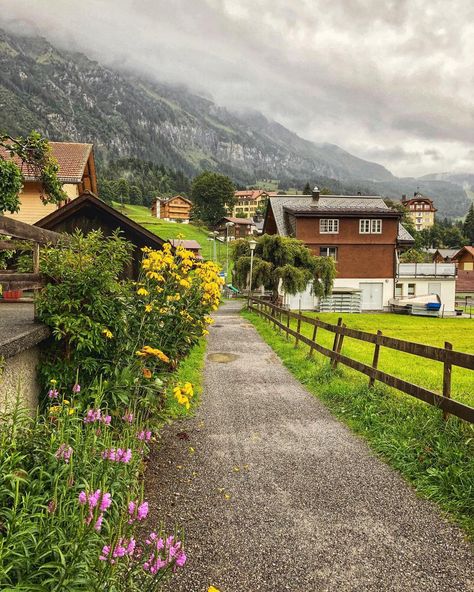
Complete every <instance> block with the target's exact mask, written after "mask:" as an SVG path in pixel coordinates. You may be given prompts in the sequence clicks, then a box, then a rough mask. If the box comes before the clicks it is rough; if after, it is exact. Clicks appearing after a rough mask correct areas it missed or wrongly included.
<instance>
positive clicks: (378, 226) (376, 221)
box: [359, 218, 382, 234]
mask: <svg viewBox="0 0 474 592" xmlns="http://www.w3.org/2000/svg"><path fill="white" fill-rule="evenodd" d="M359 234H382V219H381V218H361V219H360V220H359Z"/></svg>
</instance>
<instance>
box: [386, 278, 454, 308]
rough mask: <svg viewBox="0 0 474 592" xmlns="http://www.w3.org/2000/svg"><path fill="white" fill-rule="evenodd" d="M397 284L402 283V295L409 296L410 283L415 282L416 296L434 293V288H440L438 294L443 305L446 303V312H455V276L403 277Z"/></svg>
mask: <svg viewBox="0 0 474 592" xmlns="http://www.w3.org/2000/svg"><path fill="white" fill-rule="evenodd" d="M397 284H402V286H403V292H402V296H403V297H405V296H408V284H415V296H424V295H426V294H432V293H433V288H439V289H440V291H439V294H438V296H439V297H440V298H441V306H443V305H444V312H454V306H455V305H454V302H455V300H456V280H455V279H454V278H450V279H441V278H431V279H428V278H423V279H420V278H413V279H410V278H401V279H399V280H397Z"/></svg>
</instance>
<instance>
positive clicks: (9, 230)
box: [0, 215, 65, 291]
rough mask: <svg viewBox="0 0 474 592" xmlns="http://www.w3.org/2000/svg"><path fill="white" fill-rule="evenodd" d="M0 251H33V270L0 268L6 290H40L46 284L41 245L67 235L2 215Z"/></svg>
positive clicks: (54, 242)
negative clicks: (42, 267)
mask: <svg viewBox="0 0 474 592" xmlns="http://www.w3.org/2000/svg"><path fill="white" fill-rule="evenodd" d="M0 239H1V240H0V251H15V250H18V251H31V252H32V257H33V266H32V269H33V271H32V272H29V273H21V272H17V271H16V270H9V269H5V270H0V284H1V285H2V286H3V288H4V289H5V290H34V291H36V290H38V289H40V288H41V287H42V285H43V284H44V281H43V277H42V276H41V274H40V270H39V255H40V246H41V245H45V244H57V243H58V242H60V241H64V240H65V237H64V235H62V234H59V233H57V232H51V231H50V230H45V229H44V228H38V227H37V226H32V225H31V224H25V223H24V222H20V221H19V220H15V219H13V218H8V217H6V216H2V215H0Z"/></svg>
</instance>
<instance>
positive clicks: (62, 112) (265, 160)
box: [0, 30, 467, 216]
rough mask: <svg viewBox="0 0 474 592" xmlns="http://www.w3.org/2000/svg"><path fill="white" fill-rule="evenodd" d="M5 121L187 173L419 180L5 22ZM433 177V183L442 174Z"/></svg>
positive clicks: (356, 181)
mask: <svg viewBox="0 0 474 592" xmlns="http://www.w3.org/2000/svg"><path fill="white" fill-rule="evenodd" d="M0 129H2V130H5V131H7V132H9V133H11V134H13V135H21V134H26V133H28V132H29V131H30V130H32V129H37V130H39V131H41V132H42V133H43V134H44V135H45V136H47V137H48V138H50V139H54V140H73V141H88V142H92V143H94V145H95V149H96V154H97V157H98V160H99V161H100V162H101V163H103V164H106V163H108V162H110V161H112V160H115V159H118V158H128V157H134V158H138V159H146V160H149V161H152V162H155V163H157V164H160V165H164V166H166V167H169V168H172V169H174V170H181V171H183V172H184V173H185V174H187V175H189V176H192V175H194V174H196V173H197V172H199V171H201V170H203V169H211V170H217V171H220V172H222V173H225V174H228V175H229V176H231V177H232V178H233V179H234V181H236V182H237V183H241V184H251V183H255V182H256V180H257V179H262V178H265V179H268V178H270V179H279V180H280V182H281V183H282V185H286V186H288V185H289V182H290V181H295V182H297V183H298V185H299V186H302V185H303V184H304V183H305V182H306V181H308V180H309V181H311V182H319V180H320V179H323V180H326V179H329V180H331V179H333V180H335V181H334V184H337V185H338V186H340V185H341V183H342V186H343V187H345V188H346V190H345V191H344V192H346V193H347V192H351V191H354V188H355V187H360V186H363V187H364V188H367V190H368V191H369V190H370V191H372V192H373V193H378V192H387V195H388V193H390V197H395V198H398V199H399V198H400V196H401V193H410V192H411V191H414V190H415V189H416V186H417V185H418V184H420V181H419V180H415V179H414V180H413V182H412V181H411V180H406V181H403V182H402V181H401V180H399V179H397V178H396V177H394V176H393V175H392V174H391V173H390V172H389V171H388V170H387V169H386V168H384V167H383V166H381V165H379V164H375V163H372V162H369V161H366V160H363V159H361V158H357V157H355V156H353V155H351V154H349V153H348V152H346V151H345V150H343V149H342V148H340V147H338V146H336V145H333V144H317V143H313V142H309V141H307V140H304V139H302V138H300V137H299V136H298V135H296V134H295V133H293V132H291V131H290V130H288V129H286V128H285V127H283V126H282V125H280V124H278V123H276V122H275V121H271V120H268V119H267V118H266V117H264V116H263V115H262V114H260V113H257V112H251V113H249V112H247V113H235V112H231V111H229V110H227V109H225V108H223V107H219V106H217V105H216V104H215V103H213V102H212V101H211V100H209V99H207V98H203V97H201V96H198V95H196V94H193V93H192V92H190V91H189V90H188V89H186V88H183V87H177V86H172V85H169V84H164V83H160V82H156V81H151V80H146V79H144V78H143V77H142V78H140V77H137V76H133V75H130V74H125V73H122V72H117V71H114V70H112V69H110V68H107V67H104V66H103V65H101V64H99V63H97V62H95V61H92V60H90V59H88V58H87V57H86V56H84V55H83V54H80V53H75V52H70V51H65V50H59V49H56V48H55V47H53V46H52V45H51V44H50V43H49V42H48V41H46V40H45V39H43V38H32V37H19V36H13V35H11V34H9V33H6V32H4V31H1V30H0ZM426 183H428V181H427V182H426ZM429 183H430V184H433V185H432V186H433V187H434V188H436V187H437V183H438V181H429ZM330 186H331V185H330ZM401 186H403V187H407V189H406V190H403V191H400V190H399V188H400V187H401ZM447 187H449V188H450V190H449V192H448V193H449V198H447V197H445V193H444V190H440V191H438V192H437V193H438V194H440V195H441V197H440V200H441V201H440V204H439V207H440V210H442V211H443V212H448V211H449V212H450V213H449V214H446V213H445V215H455V216H457V215H464V213H465V211H466V210H467V206H466V207H465V205H466V204H465V202H466V200H467V197H466V194H465V192H464V190H463V189H462V187H459V186H458V185H455V184H452V183H449V182H448V183H446V182H444V188H445V189H446V188H447ZM451 212H452V213H451Z"/></svg>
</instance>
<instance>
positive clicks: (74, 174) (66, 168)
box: [0, 142, 92, 183]
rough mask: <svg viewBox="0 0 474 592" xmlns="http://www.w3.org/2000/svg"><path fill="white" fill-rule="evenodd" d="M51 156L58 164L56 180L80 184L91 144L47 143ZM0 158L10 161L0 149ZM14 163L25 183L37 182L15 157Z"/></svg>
mask: <svg viewBox="0 0 474 592" xmlns="http://www.w3.org/2000/svg"><path fill="white" fill-rule="evenodd" d="M49 145H50V147H51V156H52V157H53V158H54V159H55V160H56V161H57V162H58V165H59V173H58V178H59V180H60V181H61V183H80V182H81V181H82V177H83V175H84V169H85V168H86V164H87V160H88V158H89V155H90V153H91V150H92V144H79V143H75V142H49ZM0 157H2V158H5V159H7V160H9V159H11V157H10V154H9V152H7V151H6V150H5V149H2V148H0ZM13 160H14V162H16V163H17V164H18V166H19V167H20V168H21V169H22V173H23V176H24V178H25V181H37V180H38V175H36V174H35V171H34V170H33V169H32V168H31V167H28V166H25V165H24V164H23V163H22V162H21V160H20V159H19V158H17V157H13Z"/></svg>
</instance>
